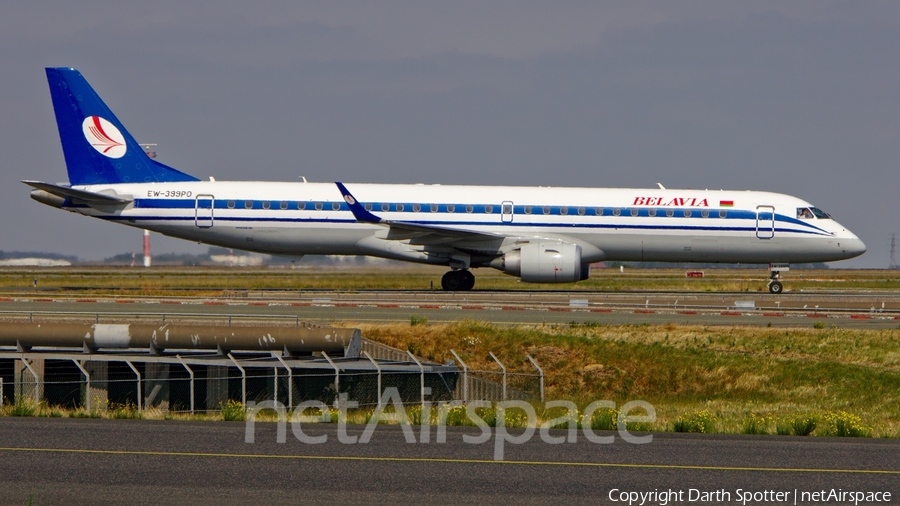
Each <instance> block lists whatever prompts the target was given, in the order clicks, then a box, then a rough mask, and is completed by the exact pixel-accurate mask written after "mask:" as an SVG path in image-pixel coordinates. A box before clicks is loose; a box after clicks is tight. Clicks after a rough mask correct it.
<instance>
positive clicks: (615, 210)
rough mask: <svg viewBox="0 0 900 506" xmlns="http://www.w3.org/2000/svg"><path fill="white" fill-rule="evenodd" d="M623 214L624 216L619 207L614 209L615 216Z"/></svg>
mask: <svg viewBox="0 0 900 506" xmlns="http://www.w3.org/2000/svg"><path fill="white" fill-rule="evenodd" d="M621 214H622V210H621V209H619V208H618V207H617V208H615V209H613V216H619V215H621Z"/></svg>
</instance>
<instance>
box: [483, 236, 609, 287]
mask: <svg viewBox="0 0 900 506" xmlns="http://www.w3.org/2000/svg"><path fill="white" fill-rule="evenodd" d="M498 260H499V262H498ZM492 267H495V268H497V269H500V270H501V271H503V272H505V273H506V274H511V275H513V276H518V277H520V278H522V281H525V282H526V283H572V282H575V281H581V280H584V279H587V278H588V276H590V270H591V266H590V264H589V263H585V262H582V261H581V246H579V245H577V244H568V243H559V242H537V243H529V244H524V245H522V247H521V248H519V249H515V250H512V251H508V252H506V253H505V254H504V255H503V256H502V257H500V258H499V259H497V260H495V261H494V262H493V263H492Z"/></svg>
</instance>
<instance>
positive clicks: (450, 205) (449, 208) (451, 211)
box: [447, 204, 456, 213]
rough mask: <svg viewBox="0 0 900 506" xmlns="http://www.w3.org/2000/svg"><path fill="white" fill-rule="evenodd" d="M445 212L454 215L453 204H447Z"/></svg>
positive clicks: (454, 208)
mask: <svg viewBox="0 0 900 506" xmlns="http://www.w3.org/2000/svg"><path fill="white" fill-rule="evenodd" d="M447 212H448V213H455V212H456V206H454V205H453V204H447Z"/></svg>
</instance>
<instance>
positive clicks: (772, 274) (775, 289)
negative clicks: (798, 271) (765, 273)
mask: <svg viewBox="0 0 900 506" xmlns="http://www.w3.org/2000/svg"><path fill="white" fill-rule="evenodd" d="M789 270H791V266H790V264H769V283H768V285H766V286H768V288H769V292H770V293H772V294H775V295H778V294H780V293H781V292H783V291H784V285H782V284H781V281H780V279H781V271H789Z"/></svg>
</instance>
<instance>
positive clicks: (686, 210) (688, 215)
mask: <svg viewBox="0 0 900 506" xmlns="http://www.w3.org/2000/svg"><path fill="white" fill-rule="evenodd" d="M684 217H685V218H690V217H691V210H690V209H685V210H684Z"/></svg>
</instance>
